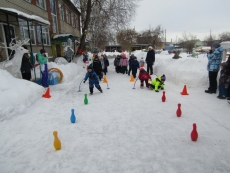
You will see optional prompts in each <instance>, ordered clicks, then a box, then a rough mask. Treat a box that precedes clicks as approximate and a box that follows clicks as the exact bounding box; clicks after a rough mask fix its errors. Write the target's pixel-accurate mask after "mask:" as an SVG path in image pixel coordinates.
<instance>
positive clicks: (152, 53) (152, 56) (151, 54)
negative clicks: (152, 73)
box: [145, 50, 155, 64]
mask: <svg viewBox="0 0 230 173" xmlns="http://www.w3.org/2000/svg"><path fill="white" fill-rule="evenodd" d="M145 61H146V63H147V64H152V63H153V62H155V51H154V50H150V51H148V53H147V56H146V59H145Z"/></svg>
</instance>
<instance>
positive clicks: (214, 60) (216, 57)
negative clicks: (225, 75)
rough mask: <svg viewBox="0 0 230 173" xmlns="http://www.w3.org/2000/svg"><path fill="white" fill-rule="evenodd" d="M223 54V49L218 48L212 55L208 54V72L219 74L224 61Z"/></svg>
mask: <svg viewBox="0 0 230 173" xmlns="http://www.w3.org/2000/svg"><path fill="white" fill-rule="evenodd" d="M222 53H223V48H222V47H218V48H216V49H215V50H214V51H213V53H212V54H208V55H207V57H208V65H207V70H208V71H213V72H218V71H219V69H220V63H221V61H222Z"/></svg>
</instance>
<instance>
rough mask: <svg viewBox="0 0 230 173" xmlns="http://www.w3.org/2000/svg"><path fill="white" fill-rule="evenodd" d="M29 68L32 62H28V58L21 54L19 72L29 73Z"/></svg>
mask: <svg viewBox="0 0 230 173" xmlns="http://www.w3.org/2000/svg"><path fill="white" fill-rule="evenodd" d="M31 68H33V67H32V64H31V63H30V60H29V58H27V57H26V56H23V58H22V65H21V69H20V70H21V72H22V73H31Z"/></svg>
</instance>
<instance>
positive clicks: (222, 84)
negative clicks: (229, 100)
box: [217, 62, 229, 99]
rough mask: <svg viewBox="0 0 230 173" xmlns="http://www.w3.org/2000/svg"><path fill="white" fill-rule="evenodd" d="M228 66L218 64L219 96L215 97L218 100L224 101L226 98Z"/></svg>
mask: <svg viewBox="0 0 230 173" xmlns="http://www.w3.org/2000/svg"><path fill="white" fill-rule="evenodd" d="M227 66H228V64H227V63H226V62H225V63H221V64H220V68H221V70H220V79H219V95H218V96H217V98H218V99H225V98H226V96H227V88H228V86H229V83H228V77H229V70H228V69H227Z"/></svg>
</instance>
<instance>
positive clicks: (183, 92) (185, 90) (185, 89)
mask: <svg viewBox="0 0 230 173" xmlns="http://www.w3.org/2000/svg"><path fill="white" fill-rule="evenodd" d="M181 95H189V94H188V92H187V87H186V85H184V89H183V91H182V92H181Z"/></svg>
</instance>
